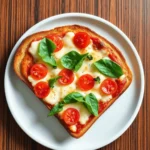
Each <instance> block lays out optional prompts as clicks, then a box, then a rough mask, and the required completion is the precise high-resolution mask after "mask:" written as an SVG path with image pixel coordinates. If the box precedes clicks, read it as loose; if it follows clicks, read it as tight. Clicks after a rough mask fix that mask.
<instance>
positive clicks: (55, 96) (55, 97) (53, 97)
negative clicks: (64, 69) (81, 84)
mask: <svg viewBox="0 0 150 150" xmlns="http://www.w3.org/2000/svg"><path fill="white" fill-rule="evenodd" d="M75 82H76V78H75V79H74V81H73V82H72V83H71V84H69V85H67V86H64V85H60V84H59V83H58V82H56V83H55V85H54V88H52V89H51V91H50V93H49V95H48V96H47V97H45V98H44V99H43V100H44V101H45V102H47V103H49V104H51V105H55V104H56V103H58V102H59V101H60V100H61V99H62V98H64V97H65V96H66V95H67V94H69V93H71V92H74V91H75V90H76V84H75Z"/></svg>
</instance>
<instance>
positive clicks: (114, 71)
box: [94, 59, 123, 78]
mask: <svg viewBox="0 0 150 150" xmlns="http://www.w3.org/2000/svg"><path fill="white" fill-rule="evenodd" d="M94 65H95V67H96V68H97V69H98V70H99V72H100V73H102V74H104V75H106V76H108V77H111V78H118V77H120V76H121V75H123V71H122V69H121V67H120V66H119V65H118V64H116V63H115V62H113V61H111V60H109V59H100V60H98V61H96V62H95V63H94Z"/></svg>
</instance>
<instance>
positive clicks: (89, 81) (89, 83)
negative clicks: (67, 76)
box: [77, 74, 94, 91]
mask: <svg viewBox="0 0 150 150" xmlns="http://www.w3.org/2000/svg"><path fill="white" fill-rule="evenodd" d="M77 85H78V87H79V88H80V89H81V90H83V91H88V90H90V89H92V88H93V87H94V78H93V77H92V76H91V75H90V74H84V75H82V76H81V77H80V78H79V79H78V81H77Z"/></svg>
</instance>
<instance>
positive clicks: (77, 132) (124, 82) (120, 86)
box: [13, 25, 132, 138]
mask: <svg viewBox="0 0 150 150" xmlns="http://www.w3.org/2000/svg"><path fill="white" fill-rule="evenodd" d="M78 32H85V33H87V34H88V35H89V36H90V44H89V45H90V46H88V48H85V49H82V50H81V51H80V50H78V48H76V46H75V45H74V42H73V40H72V38H73V37H72V36H74V35H75V34H76V33H78ZM48 35H58V36H59V37H60V38H61V39H62V40H63V42H64V46H66V45H67V44H70V41H71V42H72V43H71V44H70V45H69V46H70V49H69V51H70V50H74V49H75V51H77V52H78V53H80V54H84V53H86V51H88V52H89V53H90V54H91V55H92V54H93V56H94V57H95V58H96V61H98V60H99V59H103V58H104V57H106V58H107V59H110V60H111V61H113V62H114V63H115V64H117V65H119V66H120V67H121V69H122V72H123V75H121V76H119V77H117V78H112V77H108V76H107V75H106V74H105V75H104V74H101V72H99V70H97V72H96V75H97V74H98V73H99V74H100V80H101V81H100V83H95V84H97V85H96V87H98V88H96V90H95V89H94V90H95V93H99V94H96V96H98V98H97V99H98V104H99V105H98V115H97V116H96V115H93V114H91V113H90V112H89V111H88V109H87V107H85V106H84V105H83V104H81V103H80V102H77V103H72V104H66V105H67V106H68V107H69V106H70V107H74V106H75V105H76V106H75V108H77V107H78V106H79V107H80V109H84V110H85V109H86V110H85V111H86V113H87V112H88V114H90V115H87V114H86V118H88V119H86V121H81V122H78V123H76V124H75V125H68V124H66V122H65V121H64V120H63V117H62V116H63V115H62V114H63V112H64V111H65V110H64V108H63V110H62V111H60V112H59V113H57V114H55V116H56V117H57V118H58V120H59V121H60V122H61V123H62V124H63V126H64V127H65V128H66V129H67V131H68V132H69V133H70V135H72V136H73V137H75V138H79V137H81V136H82V135H83V134H84V133H85V132H86V131H87V130H88V129H89V128H90V127H91V126H92V124H93V123H94V122H95V121H96V120H97V119H98V118H99V117H100V116H101V115H102V114H103V113H104V112H105V111H106V110H107V109H108V108H109V107H110V106H111V105H112V104H113V103H114V102H115V101H116V100H117V99H118V98H119V97H120V95H121V94H122V93H123V92H124V91H125V90H126V89H127V88H128V86H129V85H130V83H131V81H132V73H131V71H130V69H129V67H128V65H127V63H126V60H125V58H124V57H123V55H122V54H121V51H119V50H118V49H117V48H116V47H115V46H114V45H113V44H112V43H110V42H109V41H108V40H106V39H105V38H104V37H102V36H100V35H98V34H97V33H95V32H94V31H92V30H90V29H89V28H87V27H84V26H79V25H69V26H62V27H57V28H54V29H51V30H48V31H42V32H38V33H35V34H32V35H30V36H28V37H27V38H25V39H24V40H23V41H22V43H21V44H20V46H19V47H18V49H17V51H16V54H15V57H14V64H13V67H14V71H15V73H16V74H17V76H18V77H19V78H20V79H21V80H22V81H23V82H24V83H25V84H27V85H28V87H29V88H30V89H31V90H32V91H33V92H35V91H34V86H35V84H34V85H33V82H32V81H31V80H29V76H30V69H31V67H32V66H33V65H34V64H35V63H39V62H41V59H40V60H39V59H37V58H36V57H34V54H33V53H32V48H31V47H32V46H33V45H32V44H33V42H37V41H40V40H42V39H43V38H45V37H47V36H48ZM69 35H72V36H69ZM67 38H68V39H67ZM94 39H96V40H94ZM67 40H69V41H67ZM97 40H98V41H99V43H98V44H97ZM34 44H36V43H34ZM69 46H68V45H67V47H69ZM71 46H74V47H71ZM29 49H30V50H29ZM64 49H65V48H64ZM95 51H96V54H95V53H94V52H95ZM59 53H62V54H61V55H65V54H66V51H64V54H63V50H60V51H58V52H56V53H54V58H55V59H56V62H58V64H59V61H60V60H59V59H60V58H59V57H57V54H58V55H59ZM88 61H89V60H85V62H84V63H85V64H83V65H82V66H81V68H80V69H79V70H78V71H76V72H74V74H75V76H76V81H74V83H73V84H74V85H73V86H75V88H73V89H72V90H70V87H69V86H68V85H66V86H62V85H59V83H56V84H57V85H56V87H54V88H53V89H51V91H50V93H52V92H55V91H56V90H57V89H58V92H57V94H58V95H60V96H57V95H55V96H56V97H58V98H57V101H55V103H54V102H50V100H45V99H40V100H41V101H42V102H43V103H44V104H45V105H46V106H47V108H48V109H49V110H52V108H53V107H54V106H55V105H56V104H58V103H59V102H60V101H62V100H63V98H64V97H65V96H66V95H67V94H69V93H71V92H79V93H82V94H85V95H86V94H89V93H92V91H91V90H89V91H88V92H87V91H84V90H81V92H80V89H79V88H78V86H77V85H76V83H77V81H78V79H79V77H80V76H81V75H83V74H84V72H86V71H85V70H83V71H82V69H85V68H86V67H87V65H88ZM92 61H93V63H94V61H95V60H92ZM42 63H43V62H42ZM44 63H45V62H44ZM46 65H47V64H46ZM47 66H48V65H47ZM57 67H58V69H62V68H63V66H62V65H60V68H59V66H57ZM91 67H92V66H91ZM48 69H49V71H50V72H53V70H52V69H53V68H52V67H51V66H48ZM94 69H95V70H96V67H95V68H94ZM56 70H57V69H56ZM95 70H94V71H95ZM81 71H82V72H81ZM90 71H91V70H90ZM54 72H55V71H54ZM56 72H57V71H56ZM79 72H80V73H79ZM57 73H58V72H57ZM89 73H91V74H92V73H93V72H92V71H91V72H89ZM50 74H51V73H50ZM54 75H57V74H55V73H54V74H53V77H54ZM51 77H52V76H51ZM94 77H96V76H94ZM101 77H102V78H101ZM107 78H112V79H113V80H114V81H115V82H116V84H117V90H116V92H115V93H113V94H111V95H108V94H106V95H105V93H103V92H99V87H100V86H101V84H102V82H103V81H104V80H105V79H107ZM48 80H49V79H48ZM48 80H47V81H48ZM36 83H37V81H36ZM67 86H68V87H67ZM94 87H95V86H94ZM59 89H61V90H62V91H61V92H60V90H59ZM65 89H67V90H68V89H69V90H68V92H64V90H65ZM59 92H60V93H59ZM55 94H56V93H55ZM99 96H100V97H102V98H101V99H100V98H99ZM54 99H55V97H54ZM102 99H103V100H102ZM73 105H74V106H73ZM81 105H82V107H81ZM77 109H78V108H77ZM80 111H82V110H80ZM80 111H79V112H80ZM45 115H47V114H45ZM81 115H85V114H80V117H82V116H81ZM82 118H83V120H84V119H85V118H84V117H82Z"/></svg>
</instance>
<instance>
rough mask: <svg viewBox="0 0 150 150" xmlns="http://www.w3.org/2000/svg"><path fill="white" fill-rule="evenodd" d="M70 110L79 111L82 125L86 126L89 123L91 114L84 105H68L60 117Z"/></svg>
mask: <svg viewBox="0 0 150 150" xmlns="http://www.w3.org/2000/svg"><path fill="white" fill-rule="evenodd" d="M68 108H75V109H77V110H78V111H79V113H80V118H79V122H80V123H81V124H86V122H87V121H88V119H89V117H90V115H91V113H90V112H89V111H88V110H87V109H86V108H85V106H84V105H83V104H82V103H73V104H66V105H65V106H64V107H63V110H62V111H61V112H60V113H59V115H60V116H62V113H63V112H64V111H65V110H66V109H68Z"/></svg>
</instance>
